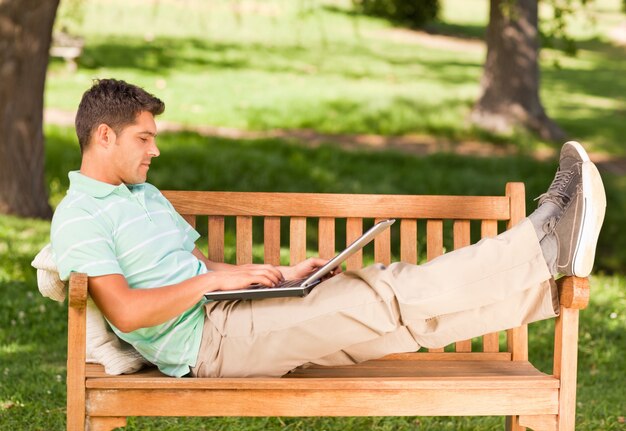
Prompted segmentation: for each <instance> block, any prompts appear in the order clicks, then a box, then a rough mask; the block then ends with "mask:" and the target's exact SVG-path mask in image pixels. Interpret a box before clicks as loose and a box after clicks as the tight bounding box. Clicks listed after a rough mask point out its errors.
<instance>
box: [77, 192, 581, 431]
mask: <svg viewBox="0 0 626 431" xmlns="http://www.w3.org/2000/svg"><path fill="white" fill-rule="evenodd" d="M164 194H165V196H166V197H167V198H168V199H169V200H170V201H171V202H172V204H173V205H174V207H175V208H176V209H177V210H178V212H179V213H180V214H182V215H183V216H184V217H185V218H186V219H187V220H188V221H189V222H190V223H191V224H192V225H195V222H196V217H197V216H200V215H204V216H208V236H209V238H208V255H209V258H210V259H211V260H214V261H223V259H224V217H225V216H227V217H231V216H234V217H236V230H237V235H236V237H237V239H236V248H237V258H236V260H237V263H238V264H243V263H249V262H252V226H253V223H252V218H253V217H263V218H264V228H263V230H264V255H265V261H266V262H268V263H271V264H278V263H279V260H280V222H281V219H280V217H290V221H289V226H290V227H289V231H290V235H289V236H290V246H289V247H290V258H291V263H296V262H299V261H301V260H303V259H304V258H305V257H306V225H307V218H310V217H314V218H319V225H318V229H319V254H320V255H321V256H323V257H330V256H332V255H333V254H334V252H335V250H334V244H335V219H339V218H345V219H346V241H347V242H349V241H351V240H352V239H354V238H355V237H357V236H358V235H359V234H360V233H361V232H362V230H363V219H364V218H371V219H383V218H396V219H399V223H397V224H398V225H400V226H399V229H400V237H401V244H400V258H401V260H402V261H406V262H412V263H416V262H417V259H418V253H417V247H418V241H417V226H418V225H417V222H416V220H417V219H426V220H427V221H426V231H427V239H426V248H427V258H428V259H432V258H433V257H435V256H438V255H440V254H441V253H442V252H443V236H442V230H443V222H442V220H448V219H452V220H454V227H453V233H454V248H458V247H462V246H465V245H467V244H469V243H470V220H482V222H480V226H481V236H482V237H490V236H495V235H496V234H497V233H498V221H501V220H505V221H506V222H507V228H509V227H511V226H513V225H514V224H515V223H517V222H519V221H520V220H521V219H522V218H523V217H524V216H525V211H526V210H525V197H524V195H525V192H524V185H523V184H522V183H508V184H507V185H506V193H505V195H504V196H400V195H337V194H301V193H289V194H287V193H236V192H232V193H231V192H192V191H171V192H164ZM390 243H391V241H390V233H389V232H386V233H384V234H382V235H381V236H379V237H378V238H376V240H375V260H376V261H378V262H382V263H385V264H388V263H389V261H390V259H391V257H390V256H391V254H390ZM361 265H362V254H358V255H356V256H353V257H352V258H351V259H350V260H349V261H348V262H347V269H348V270H349V269H355V268H359V267H361ZM557 284H558V285H559V289H560V299H561V306H560V308H561V314H560V316H559V317H558V318H557V319H556V325H555V334H554V366H553V373H552V375H547V374H544V373H542V372H540V371H539V370H537V369H536V368H535V367H534V366H533V365H532V364H531V363H530V362H529V361H528V332H527V327H526V326H522V327H519V328H514V329H510V330H508V331H506V338H507V343H506V345H507V347H506V351H499V350H500V349H499V335H498V334H487V335H485V336H483V337H481V338H482V351H479V352H476V351H472V343H471V340H466V341H460V342H457V343H455V344H456V345H455V348H454V352H449V351H446V352H444V351H443V349H433V350H431V351H429V352H418V353H406V354H397V355H390V356H388V357H385V358H381V359H380V360H375V361H369V362H366V363H363V364H359V365H354V366H350V367H310V368H301V369H298V370H296V371H295V372H293V373H291V374H289V375H288V376H286V377H285V378H238V379H232V378H228V379H208V378H199V379H193V378H182V379H177V378H171V377H167V376H164V375H162V374H160V373H159V372H158V371H157V370H156V369H155V368H151V369H147V370H142V371H139V372H137V373H134V374H131V375H122V376H109V375H106V374H105V373H104V371H103V367H102V366H100V365H96V364H86V363H85V328H86V320H85V318H86V310H85V306H86V299H87V276H86V275H85V274H79V273H74V274H72V276H71V278H70V286H69V315H68V321H69V323H68V366H67V391H68V392H67V429H68V430H83V429H85V428H87V429H89V430H91V431H94V430H97V431H101V430H111V429H113V428H115V427H119V426H124V425H125V424H126V417H128V416H439V415H445V416H448V415H450V416H460V415H471V416H487V415H497V416H506V417H507V420H506V429H507V430H511V431H520V430H524V429H525V427H529V428H532V429H534V430H536V431H540V430H545V431H548V430H555V431H556V430H558V431H565V430H568V431H572V430H574V420H575V410H576V366H577V351H578V314H579V309H583V308H585V307H586V305H587V302H588V298H589V285H588V281H587V279H580V278H575V277H564V278H561V279H560V280H558V282H557ZM303 397H305V398H303ZM303 399H306V400H307V402H306V403H303V402H302V400H303Z"/></svg>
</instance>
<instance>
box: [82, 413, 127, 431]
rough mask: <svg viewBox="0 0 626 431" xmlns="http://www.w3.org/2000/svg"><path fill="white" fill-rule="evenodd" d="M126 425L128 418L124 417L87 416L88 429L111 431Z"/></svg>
mask: <svg viewBox="0 0 626 431" xmlns="http://www.w3.org/2000/svg"><path fill="white" fill-rule="evenodd" d="M125 426H126V418H124V417H116V416H114V417H102V416H100V417H98V416H90V417H88V418H87V431H111V430H113V429H115V428H119V427H125Z"/></svg>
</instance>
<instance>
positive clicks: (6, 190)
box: [0, 0, 59, 218]
mask: <svg viewBox="0 0 626 431" xmlns="http://www.w3.org/2000/svg"><path fill="white" fill-rule="evenodd" d="M58 5H59V0H4V1H0V213H6V214H16V215H20V216H27V217H42V218H43V217H46V218H47V217H50V216H51V215H52V210H51V208H50V205H49V204H48V193H47V191H46V186H45V181H44V136H43V97H44V86H45V79H46V69H47V67H48V51H49V49H50V43H51V39H52V26H53V24H54V18H55V15H56V11H57V8H58Z"/></svg>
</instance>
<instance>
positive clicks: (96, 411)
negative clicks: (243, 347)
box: [86, 353, 559, 416]
mask: <svg viewBox="0 0 626 431" xmlns="http://www.w3.org/2000/svg"><path fill="white" fill-rule="evenodd" d="M418 355H419V356H425V355H428V356H430V358H428V360H424V359H423V358H418V357H417V356H418ZM437 356H438V355H437V354H429V353H421V354H417V355H411V354H402V355H392V357H388V358H383V359H379V360H373V361H368V362H364V363H362V364H358V365H353V366H345V367H342V366H340V367H321V366H310V367H301V368H298V369H296V370H295V371H294V372H292V373H290V374H288V375H287V376H285V377H283V378H220V379H212V378H198V379H196V378H194V379H191V378H189V379H186V378H183V379H176V378H172V377H168V376H165V375H163V374H161V373H160V372H159V371H158V370H157V369H155V368H148V369H145V370H142V371H140V372H137V373H134V374H131V375H122V376H109V375H107V374H105V373H104V369H103V368H102V366H100V365H95V364H90V365H88V367H87V372H86V374H87V381H86V388H87V406H88V407H87V411H88V412H89V414H91V415H96V416H126V415H128V416H130V415H142V416H153V415H156V416H168V412H171V415H172V416H186V415H190V416H214V415H219V416H319V415H322V416H362V415H367V416H390V415H394V416H398V415H402V416H430V415H446V416H451V415H512V414H518V415H519V414H527V415H547V414H552V415H554V414H557V412H558V390H559V380H558V379H556V378H555V377H554V376H550V375H547V374H544V373H542V372H540V371H539V370H537V369H536V368H535V367H533V365H532V364H531V363H530V362H528V361H511V360H510V359H509V360H506V358H505V356H506V354H505V355H499V354H495V355H494V357H493V358H489V359H485V358H482V356H484V355H480V354H472V353H466V354H463V353H461V354H448V353H446V354H444V355H439V356H440V358H437ZM455 356H457V358H454V357H455ZM472 356H474V357H475V358H471V357H472ZM498 356H499V357H498ZM445 357H452V358H451V359H445ZM173 389H175V392H173V391H172V390H173ZM181 390H186V391H181ZM207 390H208V391H207ZM245 392H247V393H249V395H250V398H249V400H250V402H249V404H248V408H247V409H246V410H245V411H242V410H241V409H240V408H236V409H234V410H232V411H229V408H228V406H229V405H230V404H231V401H233V397H235V398H236V399H237V400H238V402H239V403H241V400H242V397H244V393H245ZM530 393H532V394H533V395H532V397H529V394H530ZM468 394H471V396H472V398H473V401H472V403H469V405H471V408H468V407H469V405H468V403H467V396H468ZM137 399H143V400H144V402H142V406H139V405H137V403H136V402H134V400H137ZM529 399H532V402H529V401H528V400H529ZM148 400H149V402H145V401H148ZM477 405H480V406H482V407H480V408H477V407H476V406H477Z"/></svg>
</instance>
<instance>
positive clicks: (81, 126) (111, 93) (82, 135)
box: [75, 79, 165, 152]
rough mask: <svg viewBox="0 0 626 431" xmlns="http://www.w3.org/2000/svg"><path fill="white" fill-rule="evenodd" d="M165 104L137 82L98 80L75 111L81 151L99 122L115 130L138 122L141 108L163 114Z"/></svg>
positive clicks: (144, 110)
mask: <svg viewBox="0 0 626 431" xmlns="http://www.w3.org/2000/svg"><path fill="white" fill-rule="evenodd" d="M164 110H165V104H164V103H163V102H162V101H161V100H160V99H158V98H156V97H154V96H153V95H152V94H150V93H148V92H147V91H145V90H144V89H143V88H139V87H137V86H136V85H132V84H128V83H127V82H124V81H118V80H116V79H99V80H95V81H94V83H93V85H92V87H91V88H90V89H89V90H87V91H85V94H83V98H82V99H81V101H80V104H79V105H78V112H77V113H76V121H75V124H76V135H78V143H79V145H80V151H81V152H84V151H85V148H87V146H88V145H89V140H90V139H91V134H92V133H93V131H94V130H95V129H96V127H98V126H99V125H100V124H103V123H104V124H106V125H108V126H109V127H110V128H112V129H113V130H114V131H115V133H118V134H119V133H120V132H121V131H122V129H123V128H124V127H126V126H128V125H130V124H133V123H134V122H135V118H136V117H137V115H139V114H140V113H142V112H150V113H151V114H152V115H155V116H156V115H159V114H162V113H163V111H164Z"/></svg>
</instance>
